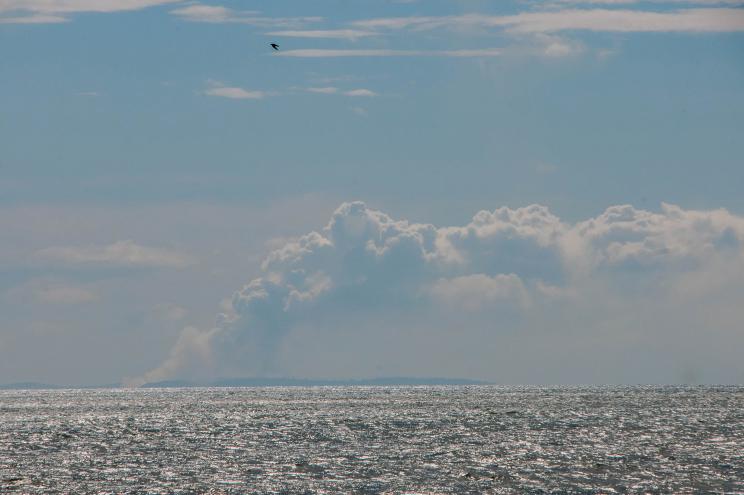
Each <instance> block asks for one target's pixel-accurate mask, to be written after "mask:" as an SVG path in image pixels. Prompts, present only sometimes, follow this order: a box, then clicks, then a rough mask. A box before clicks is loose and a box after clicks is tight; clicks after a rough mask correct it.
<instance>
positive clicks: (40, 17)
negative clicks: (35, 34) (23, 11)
mask: <svg viewBox="0 0 744 495" xmlns="http://www.w3.org/2000/svg"><path fill="white" fill-rule="evenodd" d="M67 21H68V19H67V18H66V17H62V16H59V15H47V14H31V15H23V16H8V17H5V16H0V24H56V23H60V22H67Z"/></svg>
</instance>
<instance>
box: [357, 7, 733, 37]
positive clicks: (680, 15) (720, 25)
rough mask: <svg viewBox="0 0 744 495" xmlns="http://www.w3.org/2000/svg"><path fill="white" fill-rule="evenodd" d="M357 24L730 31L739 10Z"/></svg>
mask: <svg viewBox="0 0 744 495" xmlns="http://www.w3.org/2000/svg"><path fill="white" fill-rule="evenodd" d="M352 24H353V25H354V26H355V27H357V28H360V29H392V30H399V29H414V30H418V31H421V30H431V29H441V28H447V29H458V30H460V31H462V30H467V29H483V28H498V29H505V30H507V31H508V32H510V33H515V34H519V33H522V34H529V33H555V32H559V31H603V32H693V33H694V32H736V31H744V10H742V9H735V8H690V9H680V10H675V11H665V12H653V11H646V10H619V9H562V10H555V11H541V12H521V13H518V14H513V15H506V16H498V15H488V14H466V15H461V16H442V17H398V18H395V17H393V18H379V19H367V20H360V21H355V22H353V23H352Z"/></svg>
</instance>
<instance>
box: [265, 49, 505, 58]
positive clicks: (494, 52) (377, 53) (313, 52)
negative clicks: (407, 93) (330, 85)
mask: <svg viewBox="0 0 744 495" xmlns="http://www.w3.org/2000/svg"><path fill="white" fill-rule="evenodd" d="M276 55H277V56H280V57H300V58H324V57H497V56H499V55H501V50H500V49H498V48H483V49H474V50H430V51H427V50H366V49H360V50H354V49H349V50H337V49H320V48H307V49H298V50H287V51H284V52H279V53H277V54H276Z"/></svg>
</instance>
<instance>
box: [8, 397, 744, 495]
mask: <svg viewBox="0 0 744 495" xmlns="http://www.w3.org/2000/svg"><path fill="white" fill-rule="evenodd" d="M0 492H1V493H6V492H9V493H58V492H65V493H132V492H137V493H331V492H335V493H352V492H353V493H385V492H390V493H401V492H408V493H410V492H416V493H544V492H561V493H613V492H618V493H626V492H629V493H636V492H652V493H670V492H673V493H680V492H696V493H700V492H729V493H731V492H733V493H744V388H743V387H692V388H681V387H628V388H510V387H490V386H477V387H473V386H468V387H318V388H263V389H180V390H65V391H2V392H0Z"/></svg>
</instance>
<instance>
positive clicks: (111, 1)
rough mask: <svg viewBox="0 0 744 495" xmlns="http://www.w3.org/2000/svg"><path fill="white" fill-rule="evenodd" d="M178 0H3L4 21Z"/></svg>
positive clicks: (44, 19)
mask: <svg viewBox="0 0 744 495" xmlns="http://www.w3.org/2000/svg"><path fill="white" fill-rule="evenodd" d="M177 1H179V0H0V24H47V23H58V22H65V21H67V20H68V18H67V17H65V14H74V13H82V12H98V13H109V12H122V11H128V10H141V9H145V8H148V7H155V6H158V5H165V4H169V3H176V2H177ZM9 14H10V15H9Z"/></svg>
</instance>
